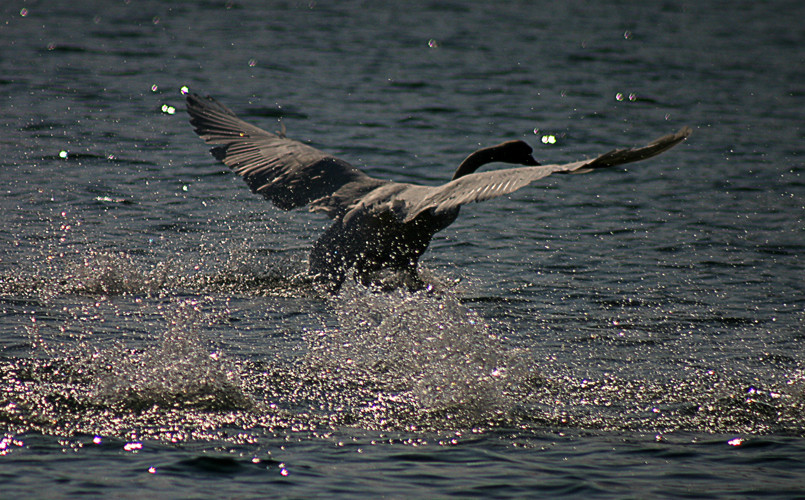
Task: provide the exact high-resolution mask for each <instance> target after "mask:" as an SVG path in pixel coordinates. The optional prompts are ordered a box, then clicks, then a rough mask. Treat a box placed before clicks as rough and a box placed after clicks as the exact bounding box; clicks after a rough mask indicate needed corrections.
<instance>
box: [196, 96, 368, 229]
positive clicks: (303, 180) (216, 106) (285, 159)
mask: <svg viewBox="0 0 805 500" xmlns="http://www.w3.org/2000/svg"><path fill="white" fill-rule="evenodd" d="M187 112H188V113H189V114H190V123H191V124H192V125H193V127H194V128H195V131H196V133H197V134H198V135H199V137H201V139H203V140H204V142H206V143H207V144H210V145H213V146H215V147H213V148H212V149H211V152H212V154H213V156H214V157H215V158H216V159H218V160H220V161H222V162H223V163H224V164H225V165H226V166H228V167H229V168H231V169H232V170H233V171H234V172H235V173H236V174H238V175H240V176H241V177H243V179H244V180H245V181H246V184H248V186H249V188H251V190H252V192H254V193H257V194H260V195H262V196H263V197H264V198H266V199H268V200H270V201H271V202H273V203H274V204H275V205H277V206H278V207H280V208H282V209H285V210H291V209H293V208H297V207H301V206H305V205H307V204H310V203H314V204H315V203H316V202H317V203H318V204H319V205H320V207H319V208H320V210H321V211H324V212H326V213H328V214H329V215H331V216H333V217H334V216H336V215H337V214H338V213H341V212H343V210H344V209H345V208H346V206H348V205H349V204H350V203H352V202H354V199H353V197H354V196H357V195H358V194H360V193H364V192H366V191H367V190H370V188H373V187H376V186H377V185H379V184H382V181H378V180H376V179H373V178H371V177H369V176H368V175H366V174H365V173H363V172H362V171H360V170H358V169H357V168H355V167H353V166H352V165H350V164H349V163H347V162H345V161H343V160H340V159H338V158H335V157H333V156H331V155H328V154H326V153H324V152H322V151H319V150H318V149H315V148H312V147H310V146H308V145H306V144H302V143H301V142H298V141H294V140H291V139H287V138H285V137H280V136H278V135H276V134H272V133H270V132H266V131H265V130H263V129H261V128H259V127H255V126H254V125H251V124H249V123H247V122H245V121H243V120H241V119H240V118H238V117H237V115H235V113H234V112H233V111H232V110H231V109H229V108H227V107H226V106H224V105H223V104H221V103H219V102H218V101H216V100H214V99H213V98H211V97H202V96H200V95H198V94H188V95H187ZM342 188H343V189H342ZM339 190H341V192H340V196H337V197H332V195H333V194H334V193H336V192H337V191H339Z"/></svg>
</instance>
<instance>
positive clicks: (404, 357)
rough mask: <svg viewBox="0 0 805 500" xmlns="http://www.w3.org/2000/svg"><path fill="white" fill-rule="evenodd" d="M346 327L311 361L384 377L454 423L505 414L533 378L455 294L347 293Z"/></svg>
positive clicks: (336, 303) (327, 338)
mask: <svg viewBox="0 0 805 500" xmlns="http://www.w3.org/2000/svg"><path fill="white" fill-rule="evenodd" d="M332 305H333V308H334V309H335V312H336V315H337V318H338V321H339V327H338V328H335V329H328V330H325V331H319V332H317V333H316V334H315V335H311V336H310V338H309V341H310V344H311V346H310V357H311V358H313V359H315V360H317V361H318V362H321V363H333V364H336V365H339V366H355V367H358V368H361V369H365V370H370V371H372V372H373V373H376V374H379V375H381V376H382V379H383V380H384V381H385V383H386V384H387V386H388V390H389V391H391V392H397V393H400V394H405V395H408V396H413V398H414V399H415V400H416V401H418V404H419V405H421V407H422V408H423V409H424V410H427V411H436V412H446V413H447V414H448V415H449V416H451V417H450V418H462V419H471V420H474V419H478V418H484V417H487V416H493V415H500V414H503V413H505V412H506V411H507V410H509V409H510V408H511V406H512V405H513V404H514V403H515V401H514V399H513V397H512V396H511V395H510V390H511V389H513V388H516V387H517V386H518V385H521V384H523V383H524V382H525V381H526V380H527V379H528V378H529V376H530V375H531V374H530V372H529V363H528V361H527V359H528V356H527V354H528V353H527V351H525V350H521V349H516V348H514V347H513V346H511V345H510V344H508V342H507V341H506V339H505V338H504V337H502V336H500V335H499V334H497V333H495V331H494V329H493V328H492V327H490V326H489V325H488V324H486V323H485V322H484V321H483V319H482V318H480V317H479V316H478V315H477V314H476V313H475V312H473V311H471V310H468V309H466V308H465V307H464V306H462V305H461V304H460V303H459V302H458V300H457V299H456V298H455V297H454V296H453V295H452V294H438V295H437V294H429V293H427V292H418V293H413V294H412V293H408V292H405V291H401V290H397V291H394V292H390V293H373V292H371V291H368V290H366V289H364V288H361V287H358V286H353V287H350V286H347V287H345V288H344V290H343V291H342V293H341V294H340V295H339V296H338V297H337V298H335V299H333V302H332Z"/></svg>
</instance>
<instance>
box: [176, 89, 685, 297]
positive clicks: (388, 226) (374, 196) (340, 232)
mask: <svg viewBox="0 0 805 500" xmlns="http://www.w3.org/2000/svg"><path fill="white" fill-rule="evenodd" d="M186 102H187V112H188V114H189V115H190V124H191V125H192V126H193V127H194V130H195V132H196V133H197V134H198V135H199V137H200V138H201V139H202V140H204V142H206V143H207V144H210V145H212V146H213V148H212V149H211V150H210V151H211V153H212V155H213V156H214V157H215V158H216V159H218V160H220V161H222V162H223V163H224V164H225V165H226V166H228V167H229V168H230V169H232V170H233V171H234V172H235V173H236V174H238V175H240V176H241V177H242V178H243V179H244V180H245V181H246V184H247V185H248V186H249V187H250V188H251V190H252V192H254V193H256V194H259V195H262V196H263V197H264V198H266V199H267V200H270V201H271V202H272V203H274V205H276V206H277V207H279V208H281V209H283V210H292V209H295V208H298V207H303V206H306V205H307V206H309V207H310V210H311V211H312V212H320V213H323V214H326V215H327V216H329V217H330V218H331V219H333V224H332V225H331V226H330V227H329V229H327V230H326V231H325V232H324V233H323V234H322V235H321V237H320V238H319V239H318V240H317V241H316V242H315V244H314V245H313V248H312V249H311V251H310V258H309V272H310V274H311V275H312V276H313V278H314V279H315V280H316V281H317V282H320V283H323V284H324V285H325V286H326V287H327V288H328V289H329V290H330V291H331V292H332V293H336V292H337V291H338V290H339V288H340V287H341V285H342V284H343V282H344V280H345V279H346V277H347V275H348V273H349V272H350V271H353V272H355V275H356V277H357V278H359V279H360V280H361V281H362V282H363V283H365V284H369V283H372V282H373V277H374V276H376V273H377V272H378V271H380V270H383V269H391V270H392V271H394V272H395V273H397V274H398V275H399V276H400V277H401V278H402V282H403V283H404V284H405V285H406V286H408V287H409V288H411V289H416V288H421V287H422V286H424V284H423V283H422V281H421V280H420V278H419V275H418V274H417V265H418V262H419V258H420V257H421V256H422V254H423V253H424V252H425V250H426V249H427V248H428V245H429V244H430V241H431V238H433V235H435V234H436V233H437V232H439V231H441V230H442V229H444V228H446V227H447V226H449V225H450V224H452V223H453V221H454V220H456V217H457V216H458V213H459V209H460V207H461V205H464V204H467V203H470V202H480V201H486V200H490V199H492V198H496V197H498V196H503V195H506V194H509V193H513V192H514V191H517V190H518V189H520V188H522V187H524V186H527V185H528V184H530V183H531V182H534V181H536V180H537V179H541V178H543V177H546V176H548V175H550V174H554V173H574V174H579V173H586V172H591V171H593V170H596V169H599V168H607V167H613V166H615V165H622V164H624V163H629V162H634V161H639V160H645V159H646V158H651V157H652V156H656V155H658V154H660V153H662V152H664V151H666V150H668V149H670V148H672V147H674V146H675V145H677V144H679V143H680V142H682V141H684V140H685V138H687V137H688V136H689V135H690V133H691V129H690V128H689V127H683V128H682V129H681V130H679V131H678V132H676V133H675V134H670V135H666V136H663V137H660V138H659V139H657V140H655V141H653V142H651V143H650V144H648V145H647V146H644V147H641V148H634V149H616V150H613V151H610V152H608V153H605V154H603V155H600V156H598V157H597V158H593V159H587V160H581V161H577V162H573V163H566V164H563V165H540V164H539V163H538V162H537V161H536V160H535V159H534V157H533V156H532V154H531V153H532V149H531V147H530V146H529V145H528V144H526V143H525V142H523V141H520V140H513V141H506V142H503V143H501V144H497V145H495V146H490V147H485V148H482V149H479V150H478V151H475V152H474V153H472V154H470V155H469V156H467V158H466V159H464V161H462V162H461V164H460V165H459V166H458V168H457V169H456V171H455V174H454V175H453V178H452V180H450V182H447V183H445V184H442V185H441V186H423V185H419V184H410V183H403V182H393V181H389V180H383V179H377V178H374V177H370V176H369V175H367V174H366V173H364V172H363V171H361V170H359V169H357V168H355V167H354V166H352V165H350V164H349V163H347V162H345V161H343V160H341V159H339V158H336V157H334V156H332V155H329V154H327V153H324V152H322V151H319V150H317V149H315V148H312V147H310V146H308V145H306V144H303V143H301V142H298V141H295V140H292V139H288V138H287V137H285V132H284V130H283V131H282V132H278V133H276V134H272V133H270V132H267V131H265V130H263V129H261V128H258V127H256V126H254V125H251V124H249V123H247V122H245V121H243V120H241V119H240V118H238V117H237V115H236V114H235V113H234V112H233V111H232V110H230V109H229V108H227V107H226V106H224V105H223V104H221V103H219V102H218V101H216V100H215V99H213V98H212V97H209V96H207V97H204V96H201V95H199V94H195V93H188V94H187V95H186ZM493 162H502V163H509V164H515V165H522V166H521V167H515V168H508V169H501V170H492V171H485V172H476V171H477V170H478V168H480V167H481V166H483V165H486V164H488V163H493Z"/></svg>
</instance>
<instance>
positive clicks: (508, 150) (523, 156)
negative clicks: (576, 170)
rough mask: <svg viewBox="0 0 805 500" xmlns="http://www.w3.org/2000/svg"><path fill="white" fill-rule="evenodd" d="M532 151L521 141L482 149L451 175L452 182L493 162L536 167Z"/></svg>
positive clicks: (465, 160)
mask: <svg viewBox="0 0 805 500" xmlns="http://www.w3.org/2000/svg"><path fill="white" fill-rule="evenodd" d="M533 151H534V150H533V149H531V146H529V145H528V144H526V143H525V142H524V141H521V140H514V141H506V142H501V143H500V144H498V145H496V146H490V147H488V148H482V149H479V150H478V151H476V152H474V153H472V154H471V155H469V156H468V157H467V158H466V159H464V161H463V162H461V165H459V166H458V169H456V173H455V174H453V180H455V179H458V178H459V177H463V176H465V175H467V174H471V173H473V172H475V171H476V170H478V168H479V167H481V166H482V165H486V164H487V163H493V162H503V163H513V164H515V165H527V166H537V165H539V162H537V160H535V159H534V157H533V156H531V153H532V152H533Z"/></svg>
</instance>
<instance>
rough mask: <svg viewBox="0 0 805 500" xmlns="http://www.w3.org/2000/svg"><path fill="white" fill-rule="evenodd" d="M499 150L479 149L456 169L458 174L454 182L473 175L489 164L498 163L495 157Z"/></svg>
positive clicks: (493, 147)
mask: <svg viewBox="0 0 805 500" xmlns="http://www.w3.org/2000/svg"><path fill="white" fill-rule="evenodd" d="M497 149H498V147H497V146H492V147H489V148H483V149H479V150H478V151H475V152H474V153H472V154H470V155H469V156H468V157H466V158H465V159H464V161H462V162H461V165H459V166H458V168H457V169H456V173H455V174H453V180H456V179H458V178H459V177H464V176H465V175H467V174H471V173H473V172H475V171H476V170H478V169H479V168H481V167H482V166H483V165H486V164H487V163H492V162H494V161H497V160H496V157H495V153H497Z"/></svg>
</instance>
